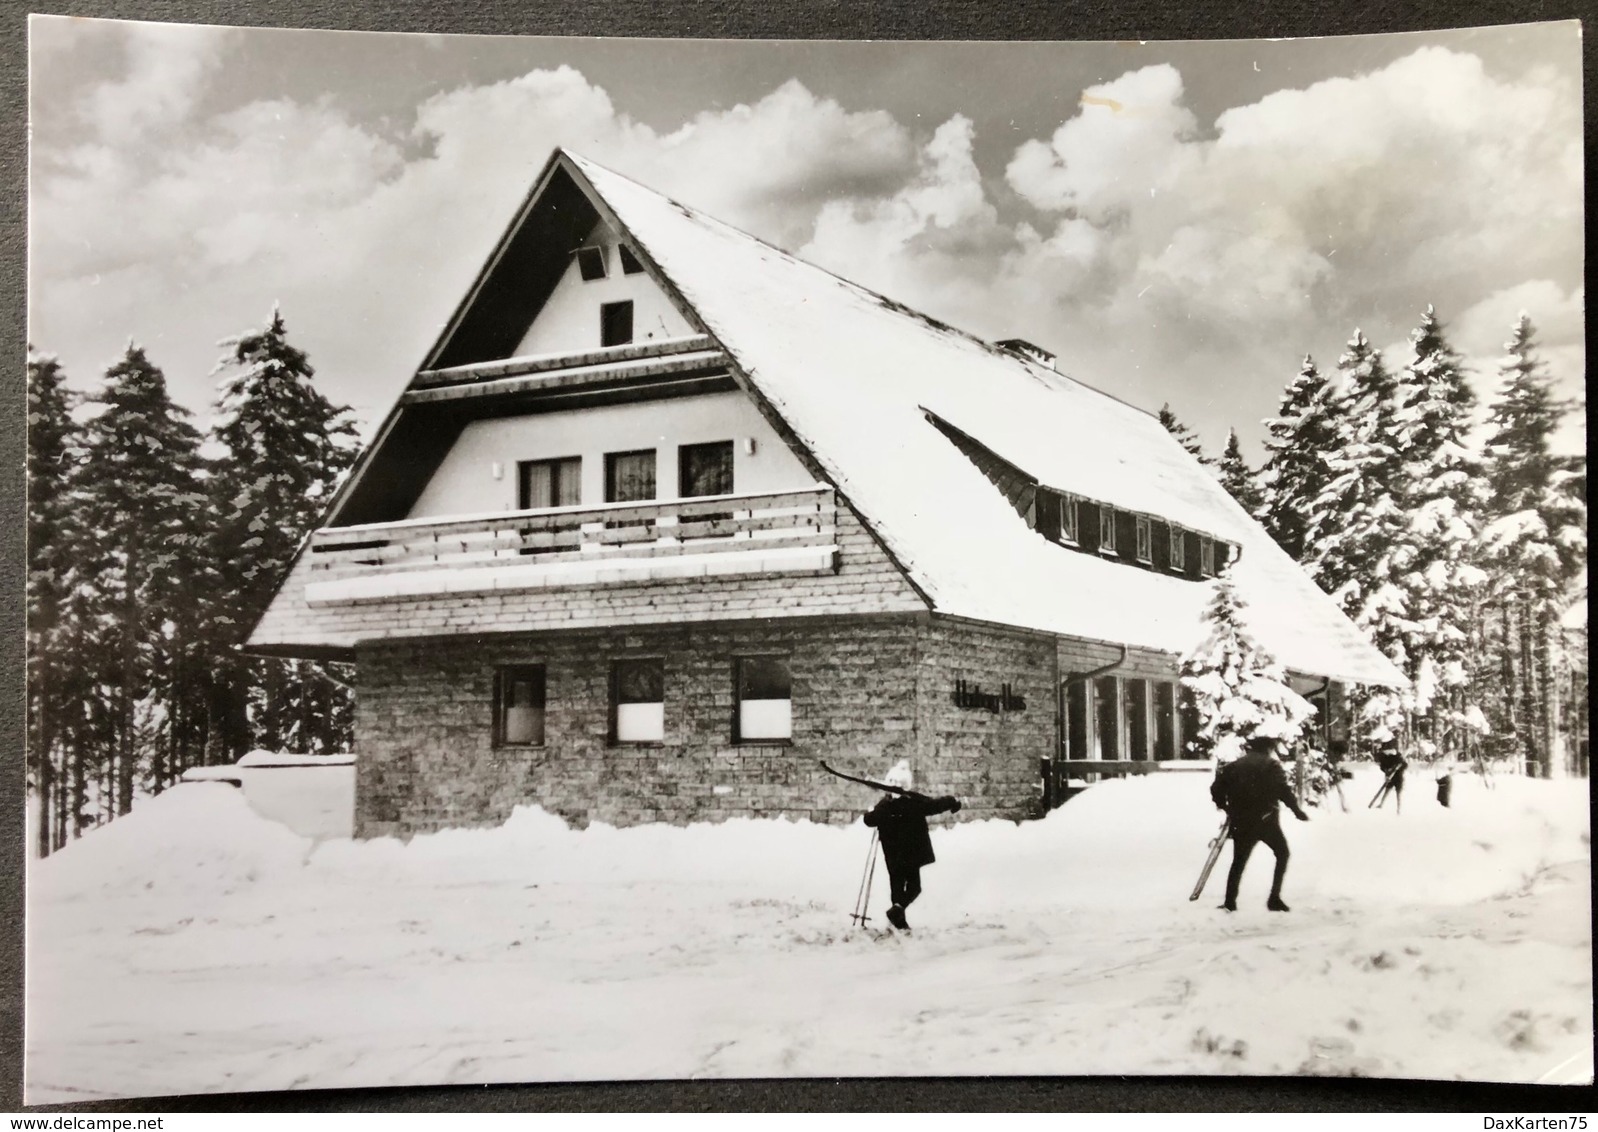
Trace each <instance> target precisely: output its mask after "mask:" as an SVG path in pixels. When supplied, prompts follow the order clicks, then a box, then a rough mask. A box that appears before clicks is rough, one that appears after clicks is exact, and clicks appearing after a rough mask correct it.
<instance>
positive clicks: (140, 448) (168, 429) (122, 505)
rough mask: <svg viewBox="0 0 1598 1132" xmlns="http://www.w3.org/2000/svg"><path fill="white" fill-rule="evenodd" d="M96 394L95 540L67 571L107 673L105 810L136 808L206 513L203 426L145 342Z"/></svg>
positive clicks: (91, 442)
mask: <svg viewBox="0 0 1598 1132" xmlns="http://www.w3.org/2000/svg"><path fill="white" fill-rule="evenodd" d="M97 400H98V402H99V404H100V405H101V407H102V410H101V412H100V413H99V415H97V416H95V417H94V418H93V419H92V420H90V421H89V423H88V425H87V429H86V431H87V434H88V436H87V457H86V459H85V460H84V463H83V467H82V472H81V474H80V475H79V477H78V481H77V485H76V487H77V495H78V498H79V500H80V506H81V508H82V513H83V519H84V525H85V527H86V528H87V530H88V531H89V532H91V533H92V536H93V542H92V543H89V544H87V545H85V547H83V548H82V550H81V552H80V553H79V555H78V556H77V561H76V562H75V569H76V571H77V576H78V578H79V583H78V585H77V587H76V588H77V590H78V592H79V597H80V605H79V608H80V616H81V617H83V618H84V619H85V621H86V623H88V624H91V625H92V624H95V623H97V624H98V626H99V628H100V629H101V630H102V633H101V643H102V645H103V653H104V657H103V660H104V662H105V663H107V664H109V665H111V666H112V670H113V671H114V673H115V676H114V678H112V679H111V680H110V681H109V682H110V696H109V702H110V703H111V705H112V707H113V713H112V714H113V717H114V719H113V723H112V726H113V729H114V742H113V746H112V748H111V749H110V750H108V751H103V752H102V757H101V759H100V762H101V764H102V765H101V767H100V768H99V769H100V770H101V773H102V775H103V776H104V782H105V787H106V792H105V796H104V798H103V803H104V806H105V811H106V814H107V816H112V815H114V814H125V813H127V812H128V810H129V809H131V808H132V805H133V796H134V784H135V781H136V779H137V771H138V767H139V764H140V761H141V759H142V758H143V757H145V756H147V755H148V754H149V752H148V751H146V750H144V749H143V745H142V744H141V743H140V712H141V710H144V711H148V710H150V709H151V708H152V707H153V706H154V705H153V704H152V703H151V702H150V697H151V695H152V691H153V687H152V685H153V676H154V673H155V671H156V668H157V666H158V663H159V656H160V655H161V654H162V653H163V652H164V651H165V648H166V641H167V638H168V637H169V635H170V633H171V626H172V621H173V616H174V612H175V611H176V610H178V609H179V608H180V607H181V606H182V605H184V604H185V603H187V602H189V601H191V600H192V595H191V594H189V593H188V592H186V589H185V585H186V582H185V579H186V576H187V574H188V572H189V571H188V565H189V561H190V559H191V558H192V556H193V553H194V550H195V547H196V546H197V545H198V543H199V541H200V538H201V532H200V530H199V529H198V527H197V524H198V523H200V522H202V521H203V516H204V513H205V512H204V509H203V499H202V497H201V494H200V485H199V479H198V472H199V466H200V459H199V446H200V436H199V433H198V432H196V431H195V430H194V428H193V427H192V426H190V425H189V424H188V423H187V421H186V420H185V419H184V418H185V417H186V416H187V415H188V414H187V412H186V411H185V410H183V409H181V408H180V407H178V406H177V405H174V404H173V403H172V400H171V398H170V397H169V396H168V395H167V389H166V377H165V375H164V374H162V372H161V371H160V369H158V368H157V367H156V366H155V365H153V364H152V363H151V362H150V360H149V359H148V358H147V357H146V356H145V353H144V351H143V350H142V349H141V348H139V347H138V346H136V345H133V344H131V343H130V344H129V345H128V348H127V352H126V353H125V354H124V355H123V358H122V360H121V361H119V362H117V363H116V364H115V365H113V366H112V367H111V368H110V369H109V370H107V371H106V375H105V385H104V387H103V389H102V390H101V392H100V394H99V397H98V398H97ZM85 632H86V633H91V632H92V630H90V629H89V628H88V627H87V626H86V628H85ZM84 643H85V644H86V643H88V642H87V641H85V642H84ZM80 647H81V646H80ZM104 722H105V721H102V726H103V725H104ZM102 734H104V732H102Z"/></svg>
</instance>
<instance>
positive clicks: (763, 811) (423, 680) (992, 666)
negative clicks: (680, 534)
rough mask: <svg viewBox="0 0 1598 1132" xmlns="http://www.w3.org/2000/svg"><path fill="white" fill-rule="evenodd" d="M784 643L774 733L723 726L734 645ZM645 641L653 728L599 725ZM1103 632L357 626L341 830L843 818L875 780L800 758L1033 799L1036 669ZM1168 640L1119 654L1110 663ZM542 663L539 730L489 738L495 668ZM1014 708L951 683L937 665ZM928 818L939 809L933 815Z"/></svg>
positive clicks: (1050, 714)
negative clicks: (430, 630)
mask: <svg viewBox="0 0 1598 1132" xmlns="http://www.w3.org/2000/svg"><path fill="white" fill-rule="evenodd" d="M760 654H778V655H783V656H785V657H787V658H788V661H789V666H790V672H791V675H792V679H793V721H794V723H793V737H792V740H791V741H790V742H789V743H786V744H766V743H750V744H744V745H739V744H735V743H734V742H733V741H732V720H733V711H734V689H733V664H734V658H736V657H737V656H741V655H742V656H751V655H760ZM643 656H658V657H662V658H664V661H665V667H664V671H665V704H666V706H665V738H664V741H663V742H662V743H661V744H659V745H658V746H631V745H612V744H611V743H610V742H609V696H610V669H611V662H612V661H613V660H616V659H621V658H626V657H643ZM1118 656H1119V650H1118V649H1116V648H1113V647H1109V646H1103V645H1098V644H1094V643H1091V642H1082V641H1072V640H1056V639H1054V638H1050V637H1047V636H1043V635H1040V634H1036V633H1027V632H1022V631H1017V630H1011V629H1004V628H1000V627H994V626H987V625H977V624H973V623H970V622H964V621H959V620H955V619H949V618H942V617H937V616H931V615H927V614H901V615H888V616H876V617H825V618H787V619H781V620H775V619H773V620H758V621H745V622H702V623H695V624H686V625H656V626H649V627H635V628H626V629H588V630H572V631H566V632H556V633H550V632H545V633H531V634H496V635H469V636H463V637H459V638H436V639H430V640H396V641H382V642H371V643H368V644H366V645H363V646H362V647H361V648H360V649H359V651H358V667H357V670H358V677H357V679H358V688H357V709H356V751H357V754H358V755H359V759H358V764H357V765H358V775H357V784H356V832H357V835H358V836H362V837H374V836H382V835H386V834H398V835H409V834H413V833H418V832H425V831H428V830H434V829H440V828H446V827H453V826H474V825H496V824H499V823H500V822H503V821H504V820H505V819H506V818H507V817H508V816H509V815H510V813H511V811H512V810H513V809H514V808H515V807H516V806H517V805H520V804H531V803H536V804H538V805H540V806H542V807H543V808H545V809H546V810H549V811H550V812H552V813H555V814H558V815H560V816H561V817H563V818H565V819H566V820H568V821H570V822H572V823H573V824H576V825H579V826H581V825H586V824H588V823H589V822H594V821H602V822H606V823H609V824H614V825H634V824H639V823H643V822H656V821H660V822H673V823H684V822H690V821H716V820H722V819H725V818H728V817H734V816H747V815H757V816H771V817H788V818H805V819H809V820H811V821H820V822H834V823H844V822H851V821H854V820H855V819H856V818H857V817H858V816H859V815H860V813H861V811H862V810H864V809H865V808H867V807H869V806H870V805H872V804H873V803H874V801H875V795H873V794H872V793H871V792H870V791H869V790H867V789H866V788H863V787H859V786H855V785H853V784H850V783H846V782H843V781H841V780H839V779H836V778H834V777H832V776H830V775H828V774H826V772H824V771H822V770H821V769H820V766H819V760H821V759H827V760H828V761H832V762H834V763H835V765H839V766H840V767H841V768H843V769H851V770H853V771H855V772H858V773H862V774H863V775H864V776H866V777H878V776H880V775H881V774H882V773H884V772H885V771H886V769H887V768H888V767H889V766H891V765H892V764H893V763H894V762H896V761H897V760H899V759H901V758H905V759H909V760H910V762H911V765H912V768H913V769H914V771H915V775H916V786H917V788H918V789H920V790H923V791H926V792H928V793H933V794H944V793H951V794H954V795H956V796H957V797H959V798H960V799H961V800H962V802H963V803H964V809H963V810H962V812H961V813H960V815H959V820H972V819H980V818H1005V819H1013V820H1020V819H1023V818H1026V817H1030V816H1033V815H1035V814H1036V813H1037V812H1038V802H1039V786H1040V775H1039V762H1040V760H1041V759H1043V758H1045V757H1048V756H1049V755H1051V754H1052V753H1053V752H1054V751H1055V750H1056V749H1057V744H1058V725H1059V724H1058V716H1057V705H1056V702H1055V691H1054V689H1055V687H1056V686H1057V683H1058V680H1059V679H1060V678H1062V676H1063V675H1064V674H1065V673H1067V672H1070V671H1085V670H1086V669H1088V668H1093V667H1099V666H1102V665H1104V664H1107V663H1109V662H1110V661H1113V660H1115V659H1116V658H1117V657H1118ZM1174 663H1175V662H1174V660H1173V659H1172V658H1170V657H1165V656H1162V655H1160V654H1157V653H1147V654H1137V653H1134V654H1132V655H1131V656H1129V658H1128V663H1127V665H1126V667H1125V668H1124V670H1123V671H1124V673H1125V674H1127V675H1148V676H1169V675H1170V674H1171V673H1172V672H1174ZM511 664H542V665H544V666H545V672H546V703H547V710H546V718H545V740H546V741H545V745H544V746H543V747H541V748H536V749H529V748H510V747H501V748H496V747H495V746H494V745H493V740H492V735H493V696H494V674H495V672H496V670H497V669H498V668H500V667H502V666H505V665H511ZM958 680H964V681H966V683H967V686H968V688H969V689H970V690H971V691H973V692H977V691H980V692H981V693H984V694H990V695H997V694H998V693H1000V691H1001V689H1002V687H1003V686H1004V685H1005V684H1008V685H1009V686H1010V691H1011V694H1012V695H1014V696H1019V697H1021V698H1022V699H1024V700H1025V707H1024V708H1017V707H1015V706H1010V707H1006V708H1003V709H1001V710H998V711H990V710H987V709H985V708H983V707H961V706H959V705H957V704H956V703H955V700H954V692H955V688H956V682H957V681H958ZM937 820H940V821H946V820H950V819H937Z"/></svg>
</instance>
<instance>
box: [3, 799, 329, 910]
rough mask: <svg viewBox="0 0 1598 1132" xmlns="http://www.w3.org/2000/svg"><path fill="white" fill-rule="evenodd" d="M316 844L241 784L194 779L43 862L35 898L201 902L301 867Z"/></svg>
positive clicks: (34, 879) (33, 885) (34, 882)
mask: <svg viewBox="0 0 1598 1132" xmlns="http://www.w3.org/2000/svg"><path fill="white" fill-rule="evenodd" d="M310 847H311V842H310V841H309V840H307V839H306V838H303V837H300V836H299V835H297V834H295V833H293V832H292V831H290V830H289V829H288V828H287V827H285V826H283V825H280V824H278V823H277V822H273V821H268V820H266V819H264V818H262V817H261V816H260V815H259V814H257V813H256V812H255V811H254V810H252V809H251V808H250V805H249V803H248V802H246V801H245V799H244V795H243V794H242V793H241V792H240V791H239V789H238V788H237V787H236V786H231V785H228V784H225V783H218V782H186V783H182V784H181V785H178V786H176V787H173V788H172V789H170V790H168V791H166V792H165V793H163V794H158V795H156V796H155V797H153V798H148V799H145V800H143V801H141V802H140V803H139V804H138V805H136V806H135V807H134V808H133V810H132V812H131V813H128V814H126V815H124V816H123V817H120V818H118V819H117V820H116V821H113V822H111V823H110V824H108V825H106V826H103V827H101V828H99V829H96V830H94V831H93V832H91V833H89V834H88V835H86V836H85V837H82V838H80V839H78V840H76V841H73V842H70V843H68V844H67V846H66V847H65V848H64V849H62V850H60V851H59V852H57V853H53V854H51V855H50V856H49V857H48V858H46V859H45V860H43V861H40V862H38V863H37V864H36V865H35V866H34V868H33V871H32V873H31V875H30V877H29V880H30V890H29V894H28V895H29V899H30V901H32V900H39V899H44V900H75V899H83V898H88V897H106V896H109V895H112V894H121V895H133V896H135V897H137V898H139V899H147V898H148V897H149V896H150V895H151V894H152V893H153V892H154V893H159V894H161V895H165V894H166V893H168V892H173V891H176V892H181V893H184V894H187V895H189V896H192V897H194V898H196V899H203V898H206V897H215V896H219V895H223V894H226V893H230V892H235V891H238V890H240V889H242V888H244V887H246V886H249V885H252V884H255V883H256V882H258V881H260V880H262V879H265V878H267V877H276V876H279V875H281V874H282V873H283V872H284V871H285V870H290V869H297V868H298V867H299V866H300V865H301V864H302V863H303V862H304V860H305V856H306V853H307V852H309V850H310Z"/></svg>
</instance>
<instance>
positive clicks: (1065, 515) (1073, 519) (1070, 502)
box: [1060, 495, 1081, 543]
mask: <svg viewBox="0 0 1598 1132" xmlns="http://www.w3.org/2000/svg"><path fill="white" fill-rule="evenodd" d="M1078 529H1079V528H1078V524H1077V515H1076V496H1074V495H1062V496H1060V541H1061V542H1069V543H1075V542H1077V541H1078V539H1079V538H1080V537H1081V536H1080V535H1078V533H1077V531H1078Z"/></svg>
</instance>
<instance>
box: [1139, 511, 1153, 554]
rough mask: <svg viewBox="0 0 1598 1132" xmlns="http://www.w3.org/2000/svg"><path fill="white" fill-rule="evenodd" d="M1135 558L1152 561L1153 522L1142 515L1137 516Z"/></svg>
mask: <svg viewBox="0 0 1598 1132" xmlns="http://www.w3.org/2000/svg"><path fill="white" fill-rule="evenodd" d="M1137 560H1138V561H1139V562H1153V561H1154V524H1153V523H1151V522H1150V521H1149V520H1148V518H1146V517H1145V516H1143V515H1139V516H1138V517H1137Z"/></svg>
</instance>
